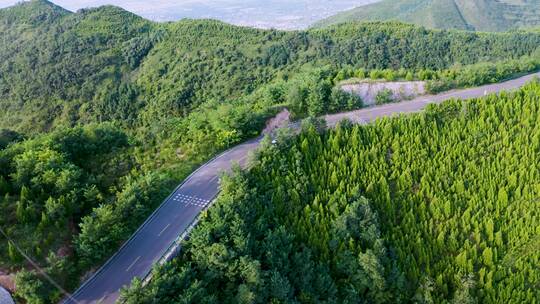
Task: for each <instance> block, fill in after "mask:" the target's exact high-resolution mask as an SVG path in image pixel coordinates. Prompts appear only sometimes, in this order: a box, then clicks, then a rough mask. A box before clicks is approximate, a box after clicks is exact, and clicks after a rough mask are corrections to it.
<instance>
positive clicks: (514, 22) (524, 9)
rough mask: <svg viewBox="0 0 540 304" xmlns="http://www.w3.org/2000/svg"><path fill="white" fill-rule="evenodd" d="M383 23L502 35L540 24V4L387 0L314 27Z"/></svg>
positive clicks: (507, 0) (532, 1)
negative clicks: (352, 22) (357, 22)
mask: <svg viewBox="0 0 540 304" xmlns="http://www.w3.org/2000/svg"><path fill="white" fill-rule="evenodd" d="M384 20H397V21H402V22H407V23H414V24H417V25H420V26H425V27H428V28H436V29H461V30H476V31H489V32H500V31H506V30H512V29H517V28H523V27H534V26H538V25H540V1H538V0H523V1H518V0H500V1H489V0H397V1H394V0H384V1H382V2H377V3H374V4H369V5H367V6H361V7H358V8H355V9H352V10H349V11H345V12H342V13H339V14H337V15H334V16H332V17H329V18H327V19H324V20H321V21H319V22H318V23H316V24H315V25H314V26H315V27H324V26H327V25H330V24H336V23H343V22H350V21H384Z"/></svg>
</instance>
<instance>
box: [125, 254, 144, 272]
mask: <svg viewBox="0 0 540 304" xmlns="http://www.w3.org/2000/svg"><path fill="white" fill-rule="evenodd" d="M140 258H141V257H140V256H139V257H138V258H136V259H135V261H133V263H131V265H129V267H128V268H127V269H126V272H128V271H129V270H130V269H131V267H133V266H135V263H137V261H138V260H139V259H140Z"/></svg>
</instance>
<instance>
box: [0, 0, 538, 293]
mask: <svg viewBox="0 0 540 304" xmlns="http://www.w3.org/2000/svg"><path fill="white" fill-rule="evenodd" d="M539 46H540V33H539V32H538V31H528V32H526V31H516V32H507V33H497V34H488V33H470V32H460V31H438V30H427V29H425V28H421V27H416V26H413V25H405V24H401V23H394V22H390V23H379V22H375V23H365V24H346V25H339V26H334V27H331V28H328V29H314V30H308V31H292V32H285V31H276V30H259V29H252V28H245V27H237V26H232V25H228V24H225V23H222V22H218V21H213V20H182V21H179V22H175V23H154V22H150V21H148V20H144V19H143V18H140V17H138V16H136V15H133V14H131V13H129V12H127V11H124V10H122V9H120V8H117V7H114V6H104V7H100V8H94V9H85V10H81V11H78V12H76V13H73V12H69V11H66V10H64V9H62V8H60V7H58V6H55V5H54V4H52V3H50V2H48V1H45V0H32V1H27V2H22V3H20V4H18V5H16V6H13V7H10V8H6V9H1V10H0V204H1V206H0V207H1V209H2V210H3V212H2V213H1V214H0V225H1V227H2V228H5V230H6V232H7V234H8V236H9V237H10V238H11V239H13V240H14V241H15V242H16V243H17V244H18V245H19V246H20V247H21V249H22V250H23V251H24V252H25V253H26V254H27V255H28V256H30V257H32V258H33V259H35V260H36V261H37V262H38V263H39V264H40V265H41V266H42V267H43V268H44V269H45V270H46V272H47V273H48V274H49V275H50V276H51V277H53V278H54V279H55V280H57V281H58V282H60V283H61V284H62V285H63V286H64V287H65V288H67V289H73V288H74V287H76V286H77V285H78V284H79V281H80V279H81V278H82V277H84V275H85V274H87V273H88V272H89V271H91V270H94V269H96V267H98V266H99V265H100V264H101V263H102V262H103V261H104V260H106V259H107V258H108V257H109V256H110V255H111V254H112V253H113V252H115V250H116V249H117V248H118V247H119V245H120V244H121V243H122V242H123V241H124V240H125V239H127V238H128V237H129V235H130V234H131V233H132V232H133V231H134V230H135V229H136V228H137V227H138V225H139V224H140V223H141V222H142V221H143V220H144V219H145V218H146V217H147V216H148V215H149V214H150V213H151V212H152V211H153V209H154V208H155V207H156V206H157V205H158V204H159V203H160V201H161V200H162V199H164V198H165V197H166V195H167V194H168V192H169V191H170V190H172V188H173V187H174V184H175V183H176V182H178V181H179V180H182V179H183V178H185V177H186V176H187V175H188V174H189V173H190V172H192V170H193V169H194V168H195V167H196V166H197V165H199V164H201V163H202V162H204V161H205V160H207V159H209V158H211V157H212V156H213V155H215V154H216V153H218V152H219V151H222V150H224V149H226V148H228V147H230V146H231V145H234V144H237V143H239V142H241V141H242V140H245V139H247V138H250V137H253V136H256V135H258V134H259V132H260V130H261V129H262V128H263V126H264V123H265V120H266V119H267V118H268V117H270V116H272V115H273V114H274V113H277V112H278V111H280V110H281V109H283V108H284V107H287V108H289V109H290V111H291V113H292V114H293V117H294V118H303V117H307V116H318V115H322V114H325V113H332V112H339V111H344V110H353V109H357V108H360V107H362V105H363V103H362V100H361V99H359V98H358V97H356V96H353V95H350V94H347V93H345V92H343V91H341V90H339V89H338V88H337V86H336V85H337V84H338V82H339V81H341V80H343V79H344V78H347V77H350V76H358V75H360V74H361V75H364V76H366V75H373V76H374V77H375V78H377V77H394V76H395V75H403V76H404V77H407V76H408V75H412V76H411V77H413V78H414V77H419V78H425V79H428V80H430V81H433V82H434V86H433V88H434V89H441V88H445V89H447V88H453V87H461V86H472V85H478V84H483V83H488V82H495V81H499V80H501V79H505V78H508V77H513V76H515V75H517V74H519V73H524V72H529V71H534V70H538V68H539V67H540V64H539V61H540V56H539V55H540V52H539V48H538V47H539ZM392 75H394V76H392ZM303 136H307V135H303ZM372 173H373V172H372ZM383 173H384V172H381V173H380V174H383ZM336 174H337V173H336ZM373 174H374V173H373ZM396 174H397V173H396ZM246 178H247V179H248V180H251V177H246ZM252 181H253V182H254V181H256V180H252ZM231 185H233V186H234V187H236V181H234V182H232V184H231ZM248 186H249V187H248V188H249V189H251V187H252V186H253V184H248ZM246 187H247V186H246ZM248 188H246V189H248ZM239 189H243V188H242V187H239ZM226 192H227V191H226ZM227 195H229V194H226V195H224V197H227ZM230 195H232V196H234V195H237V194H234V193H230ZM238 195H240V196H242V197H243V195H244V194H243V193H241V192H238ZM251 195H253V196H254V197H255V198H253V199H257V200H258V199H259V198H257V197H258V195H259V194H257V193H255V192H254V193H252V194H251ZM265 195H266V194H265ZM235 200H236V199H235ZM249 201H251V198H250V200H249ZM246 202H247V200H246ZM345 202H347V203H350V208H348V209H347V208H345ZM340 204H341V205H340V206H341V207H340V208H341V209H339V208H338V209H339V210H338V209H336V210H335V213H334V214H333V216H334V217H331V218H330V217H329V218H325V220H328V222H326V223H324V224H322V225H323V226H325V227H326V228H328V229H333V230H331V231H333V232H332V233H334V232H335V233H338V234H339V238H338V239H337V240H336V242H337V243H335V244H334V245H335V246H338V247H335V248H334V247H332V248H331V250H334V249H336V248H341V247H343V246H344V245H343V244H344V243H345V242H348V239H349V238H352V240H353V244H352V245H351V246H352V247H351V248H350V252H351V254H354V255H358V254H360V252H362V254H364V255H363V258H364V259H365V260H366V263H374V264H373V265H375V266H374V267H375V268H374V269H370V270H369V272H370V276H371V277H370V278H371V279H373V280H377V281H378V282H379V283H380V284H378V285H377V288H378V291H374V290H372V289H371V287H369V286H367V285H366V284H367V283H365V282H360V281H361V280H363V279H364V278H355V279H354V280H357V281H354V282H352V283H351V284H353V285H351V286H354V288H361V290H363V291H362V292H363V293H364V294H365V295H366V296H368V297H373V299H378V300H381V299H386V300H392V299H393V300H396V301H397V300H399V299H400V298H399V297H398V296H397V294H398V293H397V290H408V289H407V288H409V287H410V286H402V285H400V284H401V283H400V282H401V280H402V278H408V279H411V274H410V273H409V272H407V271H406V270H405V269H402V268H400V267H401V266H400V265H404V262H403V260H401V258H402V257H396V256H386V255H385V254H384V253H383V252H387V251H390V250H394V249H392V248H399V247H396V246H397V245H396V244H394V243H392V242H393V239H391V238H390V237H389V236H388V235H389V234H388V231H386V228H385V226H384V225H386V224H387V223H388V222H387V219H386V218H383V217H382V215H381V214H377V212H380V209H378V208H379V205H378V201H377V198H376V197H375V195H373V193H371V194H370V193H368V192H365V193H362V195H356V196H347V197H346V199H344V200H343V202H342V203H340ZM247 207H248V205H245V206H243V207H242V205H239V208H247ZM227 208H229V207H227ZM231 208H232V207H231ZM235 208H236V207H235ZM302 208H304V207H302ZM314 208H315V207H314ZM216 210H218V209H216ZM216 212H217V211H216ZM227 212H229V211H227ZM235 212H236V211H235ZM280 212H281V211H280ZM227 216H233V215H232V213H227ZM234 216H235V217H236V215H234ZM239 216H244V214H243V211H242V212H240V211H239ZM254 216H255V215H254ZM281 219H282V218H276V220H281ZM252 220H255V217H254V218H253V219H252ZM322 220H323V217H321V221H322ZM356 221H362V222H367V223H366V225H367V226H366V227H368V228H369V229H370V231H371V232H370V233H369V235H359V234H358V233H357V232H354V231H349V228H350V227H349V226H348V225H349V224H348V223H349V222H356ZM232 222H234V221H232ZM232 222H231V223H232ZM226 224H227V223H223V225H226ZM278 224H279V225H280V226H283V225H284V224H283V223H282V222H278ZM297 224H298V223H297ZM204 225H206V224H204ZM227 225H228V224H227ZM260 225H261V226H260V227H259V228H260V230H258V232H256V233H255V232H253V233H254V234H253V235H259V234H260V235H262V234H264V233H265V232H264V229H266V228H265V227H267V226H266V225H273V224H268V223H264V222H263V221H262V220H261V222H260ZM276 225H277V224H276ZM295 225H296V224H295ZM284 227H289V226H284ZM317 227H318V226H317ZM330 227H332V228H330ZM259 228H257V229H259ZM271 228H272V229H274V228H276V227H273V226H272V227H271ZM314 229H319V228H316V227H314ZM320 229H322V228H320ZM272 231H274V232H273V233H275V235H276V237H277V238H281V240H282V241H281V242H282V243H283V244H282V245H283V246H285V245H286V243H287V242H289V240H291V239H294V240H295V241H294V242H295V243H294V244H303V243H302V242H304V241H306V240H307V239H308V238H311V240H309V242H307V241H306V242H307V243H305V244H304V245H302V246H300V247H298V248H296V247H294V248H293V247H290V248H289V247H287V248H288V249H287V250H290V251H291V255H294V256H295V257H294V258H291V259H293V260H289V261H287V257H283V263H289V264H291V263H292V264H296V263H297V261H300V260H302V261H305V264H302V263H300V262H298V263H299V264H298V265H299V266H298V267H304V268H302V269H300V268H298V269H296V270H294V271H297V273H304V271H309V274H310V276H311V277H312V278H313V280H315V277H316V276H318V275H319V273H320V272H324V271H327V270H331V272H330V273H329V274H328V275H327V276H322V277H320V278H318V279H317V280H319V281H317V282H316V284H315V285H314V286H311V289H308V288H307V287H306V286H307V284H311V283H313V282H314V281H310V280H311V279H310V277H308V276H306V280H305V281H303V282H300V281H296V282H293V281H291V280H292V279H289V278H288V276H291V275H293V274H291V273H289V274H286V273H279V272H278V271H277V270H276V269H277V268H276V267H281V266H279V265H278V264H276V265H275V266H272V267H274V268H272V269H271V276H273V278H274V279H273V280H274V281H275V288H278V287H280V286H281V287H283V288H284V287H287V286H289V287H287V288H285V289H284V290H287V292H285V293H283V292H282V293H281V295H279V296H275V298H276V299H287V298H291V297H292V298H295V297H296V298H297V299H300V300H302V299H303V300H302V301H310V300H313V299H318V298H320V299H323V298H325V297H327V298H328V297H331V296H336V297H338V296H339V297H340V299H346V298H347V297H349V296H351V297H352V291H351V290H352V289H351V290H348V289H347V288H348V287H344V286H345V283H340V282H341V281H340V280H346V278H345V277H346V274H343V273H342V272H341V271H346V270H343V269H341V270H340V269H337V268H338V264H336V260H335V261H330V260H328V259H327V258H328V255H329V254H328V251H329V250H330V249H329V247H325V244H317V242H316V240H315V238H314V237H313V234H302V235H301V237H302V238H303V239H297V237H298V236H297V235H296V233H300V232H299V231H297V232H294V234H293V235H289V233H290V232H288V231H281V230H279V231H278V230H272ZM314 231H315V230H314ZM317 231H322V230H317ZM329 231H330V230H329ZM313 233H315V232H313ZM328 237H330V234H328ZM193 240H196V238H193ZM274 241H275V240H273V239H272V238H271V237H269V239H268V242H274ZM391 241H392V242H391ZM358 242H360V243H361V245H358ZM254 244H257V243H254ZM355 244H356V245H355ZM248 245H249V246H252V244H246V246H248ZM334 245H332V246H334ZM201 246H202V245H201ZM249 246H248V247H246V248H247V249H246V250H248V249H249V248H251V247H249ZM253 246H255V245H253ZM257 246H258V245H257ZM268 246H274V245H272V243H268ZM276 246H278V245H276ZM280 246H281V245H280ZM193 248H197V247H196V246H195V245H194V247H193ZM276 248H280V247H279V246H278V247H276ZM219 250H221V249H219ZM249 250H251V249H249ZM340 250H341V249H340ZM340 252H342V253H343V254H345V255H347V254H349V252H345V251H340ZM343 258H344V259H347V257H343ZM257 259H262V257H260V256H257V253H256V252H255V251H254V252H253V255H251V256H250V255H247V253H246V260H245V261H242V263H241V264H239V265H243V266H245V267H246V269H245V270H246V271H247V272H250V271H252V270H253V271H254V272H253V274H254V275H257V273H256V270H257V267H263V266H264V265H265V264H264V263H266V262H264V261H263V260H259V262H257ZM268 259H270V257H269V258H268ZM276 259H277V260H279V259H278V258H276ZM190 263H191V262H190ZM257 263H259V264H260V265H259V266H257ZM351 263H352V262H351ZM289 264H286V265H289ZM186 265H187V264H183V262H182V263H181V266H179V267H188V266H186ZM261 265H262V266H261ZM284 265H285V264H284ZM223 266H224V267H228V265H226V264H223ZM312 266H313V267H314V268H311V267H312ZM170 267H173V269H174V267H176V266H170ZM189 267H192V269H197V267H199V266H198V265H196V264H195V263H192V265H191V266H189ZM264 267H266V266H264ZM351 267H352V268H351V269H358V267H360V266H358V265H356V264H354V263H353V264H351ZM354 267H356V268H354ZM383 269H384V270H383ZM0 270H7V271H9V272H11V273H17V276H16V283H17V285H18V286H19V288H18V291H17V297H18V299H22V300H24V301H26V302H27V303H55V302H58V300H59V298H60V296H61V295H60V293H59V292H58V291H57V290H56V289H55V288H53V287H52V286H50V285H49V284H48V283H47V282H46V281H45V280H43V278H42V276H40V275H38V274H37V273H36V272H35V271H32V270H31V267H29V265H27V263H26V262H25V261H24V259H23V257H22V256H21V255H20V254H19V252H18V251H17V249H16V248H15V246H14V245H13V243H11V242H8V241H7V240H5V239H4V238H1V239H0ZM170 271H173V270H170ZM291 271H293V270H291ZM334 271H337V272H334ZM306 273H308V272H306ZM336 273H337V276H336ZM382 273H384V275H383V274H382ZM194 275H198V274H196V273H195V274H194ZM216 275H217V276H218V277H217V278H216V281H212V283H208V284H210V285H208V286H213V285H211V284H220V282H221V281H219V280H220V278H222V276H223V274H219V273H216ZM238 275H239V276H241V277H243V276H247V275H248V274H247V273H243V274H240V273H238ZM390 275H391V276H395V279H396V282H395V284H394V283H388V284H386V283H384V282H385V280H386V281H387V280H388V278H389V276H390ZM193 278H197V279H200V278H199V277H193ZM430 278H431V279H433V280H435V279H438V278H436V277H435V275H432V276H431V277H430ZM190 280H191V278H190ZM242 280H243V279H241V278H239V279H238V280H236V281H235V284H236V283H240V282H241V281H242ZM246 280H249V281H250V282H252V283H254V284H255V282H258V281H257V278H255V277H252V278H248V279H246ZM418 280H420V279H418ZM418 280H416V281H415V280H412V282H414V284H415V283H417V281H418ZM426 280H427V281H426V283H425V284H427V285H426V286H428V285H429V284H431V283H430V282H431V281H429V280H428V279H426ZM441 280H443V284H447V285H446V286H447V287H446V288H447V289H448V290H447V291H445V292H443V293H440V294H438V295H440V296H438V297H440V298H443V297H444V298H448V297H447V296H448V295H449V294H450V293H451V291H453V288H455V286H456V285H455V284H456V281H455V280H454V281H452V280H450V279H449V278H447V277H444V278H443V279H441ZM184 283H185V284H188V283H189V284H191V281H189V282H188V281H186V282H184ZM184 283H182V284H184ZM156 284H158V283H156ZM205 284H206V283H205ZM242 284H243V283H242ZM242 284H241V285H242ZM250 284H251V283H250ZM257 284H263V283H260V282H259V283H257ZM244 285H246V284H244ZM368 285H369V284H368ZM156 286H161V285H156ZM260 286H263V287H264V286H265V285H260ZM321 286H322V287H321ZM429 286H431V285H429ZM429 286H428V287H429ZM185 287H186V288H188V287H189V285H185ZM252 287H253V286H252V285H249V284H247V285H246V286H244V287H242V297H244V296H245V297H247V298H248V299H250V298H251V297H252V295H251V294H252V293H254V292H253V290H252V289H251V288H252ZM281 287H280V288H281ZM319 287H321V288H319ZM323 287H324V288H323ZM189 288H192V287H189ZM205 288H209V287H205ZM235 288H237V286H236V285H234V284H233V285H230V286H228V287H227V288H226V289H224V294H222V295H209V297H208V298H205V299H208V301H211V300H212V299H218V300H220V299H227V300H230V299H232V298H231V296H232V294H233V293H234V292H233V290H235ZM261 288H262V287H261ZM303 288H306V289H305V290H306V292H305V295H301V296H299V295H298V294H297V293H296V291H295V290H298V289H303ZM325 288H326V289H325ZM403 288H405V289H403ZM426 288H427V287H426ZM437 288H439V287H437ZM276 290H278V289H276ZM439 291H440V290H439V289H437V292H439ZM145 292H146V291H145ZM197 292H198V291H197ZM276 292H277V291H276ZM379 292H382V293H384V294H385V295H384V297H380V295H379ZM255 294H257V293H256V292H255ZM405 294H406V293H405ZM259 296H261V297H262V299H270V297H271V296H270V294H268V295H264V296H262V295H257V297H259ZM160 297H162V296H161V295H160V296H159V297H158V298H160ZM167 297H168V296H167ZM205 297H206V295H205ZM272 297H273V296H272ZM347 299H349V298H347ZM350 299H351V301H353V302H354V301H355V298H350ZM212 301H213V300H212ZM230 301H233V300H230Z"/></svg>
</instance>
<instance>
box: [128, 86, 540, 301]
mask: <svg viewBox="0 0 540 304" xmlns="http://www.w3.org/2000/svg"><path fill="white" fill-rule="evenodd" d="M539 96H540V84H539V83H537V82H536V83H532V84H529V85H527V86H526V87H525V88H523V89H521V90H520V91H517V92H515V93H502V94H501V95H499V96H490V97H487V98H482V99H473V100H470V101H466V102H462V101H448V102H445V103H443V104H442V105H432V106H430V107H429V108H428V109H427V111H426V112H424V113H419V114H414V115H412V116H406V117H399V118H394V119H381V120H379V121H377V122H375V123H374V124H372V125H368V126H352V125H351V124H350V123H346V122H345V123H342V124H341V126H338V127H337V129H335V130H332V131H326V132H323V131H321V130H319V129H318V128H316V127H315V126H314V125H309V124H308V125H306V126H304V128H303V130H304V131H303V133H301V134H300V135H299V136H298V137H297V138H294V139H292V140H291V142H286V141H283V142H280V144H279V145H278V146H275V145H267V146H266V148H265V149H264V150H262V151H261V152H260V153H259V155H258V157H257V160H258V162H257V165H256V166H254V167H253V168H252V169H251V170H250V171H249V172H236V173H235V174H234V175H233V176H232V177H231V178H228V179H226V180H225V182H224V184H223V190H222V194H221V195H220V198H219V199H218V201H217V203H216V205H215V207H213V208H211V209H210V210H209V211H208V214H207V216H206V217H205V218H204V220H203V221H202V222H201V223H200V225H199V226H198V227H197V228H196V229H195V230H194V231H193V233H192V237H191V238H190V239H189V240H188V241H186V242H185V244H184V247H183V252H182V253H181V255H180V256H179V257H178V258H177V259H175V260H174V261H173V262H172V263H171V264H168V265H165V266H164V267H163V268H161V269H158V270H156V273H155V274H154V275H155V277H159V278H160V279H159V280H157V281H154V282H151V283H150V285H149V286H147V287H146V288H145V289H144V292H141V291H140V290H139V289H137V288H133V289H131V290H129V291H125V292H124V293H123V294H124V296H125V297H126V298H128V299H130V301H132V302H131V303H154V302H167V303H183V302H182V299H183V295H184V294H193V293H197V294H198V295H200V296H201V297H200V298H198V300H199V301H203V302H204V301H210V299H211V300H212V301H217V302H220V303H223V302H235V301H236V300H237V299H238V298H236V297H237V295H242V299H253V301H254V302H257V303H259V302H262V303H272V302H273V301H274V302H279V301H281V302H285V303H313V302H318V301H320V302H325V301H327V300H330V299H332V300H333V301H336V302H338V303H342V302H348V303H357V302H361V301H369V302H373V303H408V302H411V301H412V302H416V303H444V302H451V303H476V302H480V303H534V302H537V301H538V293H537V288H536V283H537V282H538V281H539V280H540V271H539V269H538V267H537V265H538V260H539V258H540V256H539V254H540V252H539V251H538V250H534V249H533V248H535V246H536V245H537V244H538V241H537V239H538V238H537V235H538V226H539V224H540V223H539V222H538V220H539V216H538V212H539V210H540V205H539V202H540V200H538V197H539V196H540V192H539V191H540V188H539V184H538V179H539V176H540V167H538V164H540V159H539V157H540V154H538V153H537V152H538V151H539V149H540V143H539V142H538V141H533V140H532V138H536V137H537V134H539V133H540V129H539V125H538V119H539V117H540V107H539V106H538V105H539V101H540V100H539ZM518 181H519V182H518ZM536 247H537V246H536ZM244 261H249V263H248V264H250V265H257V266H254V267H250V268H243V267H238V265H241V263H244ZM509 261H514V262H511V263H510V262H509ZM245 269H250V271H248V272H247V273H246V271H247V270H245ZM253 271H254V272H255V273H258V275H253ZM187 274H189V283H187V282H188V281H187V280H188V279H186V280H184V278H187ZM178 275H181V276H182V278H183V279H182V283H181V284H176V283H175V282H177V281H176V280H177V276H178ZM248 277H249V278H254V277H255V278H258V279H249V280H248V279H247V278H248ZM274 286H280V287H282V288H283V293H278V292H275V287H274ZM195 291H196V292H195ZM252 297H254V298H252Z"/></svg>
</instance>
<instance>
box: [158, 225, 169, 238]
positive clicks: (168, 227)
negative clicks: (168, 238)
mask: <svg viewBox="0 0 540 304" xmlns="http://www.w3.org/2000/svg"><path fill="white" fill-rule="evenodd" d="M169 226H171V224H168V225H167V226H165V228H163V230H161V232H160V233H159V234H158V235H157V236H161V234H163V232H165V230H167V228H169Z"/></svg>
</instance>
